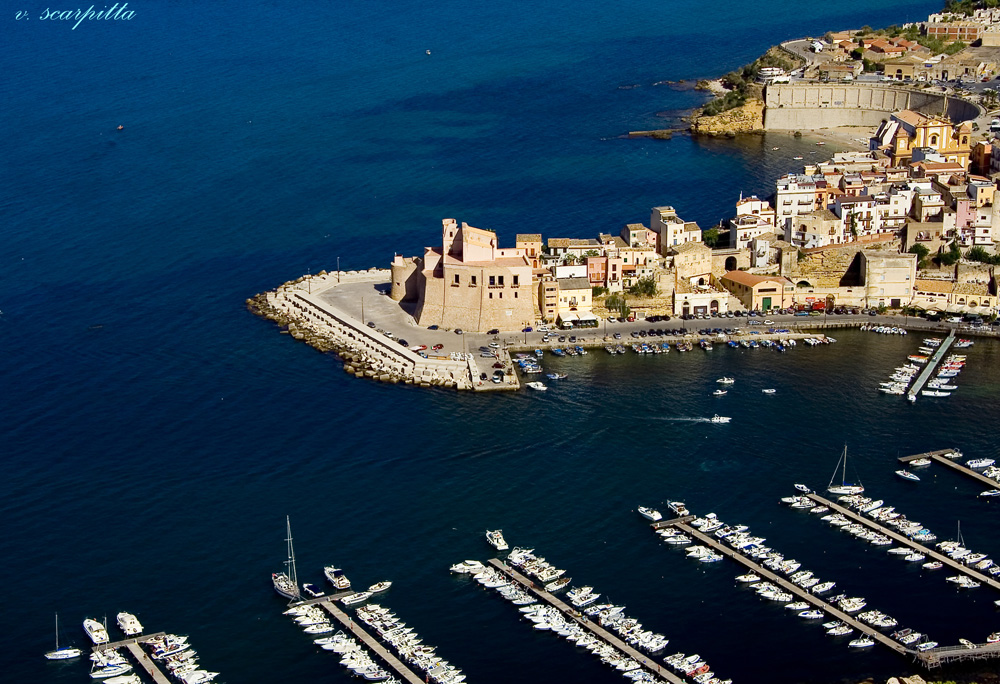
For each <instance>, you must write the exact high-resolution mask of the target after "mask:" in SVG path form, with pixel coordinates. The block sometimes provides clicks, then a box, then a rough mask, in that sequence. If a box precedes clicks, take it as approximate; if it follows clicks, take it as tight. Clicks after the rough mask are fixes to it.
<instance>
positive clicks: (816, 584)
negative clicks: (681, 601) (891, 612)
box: [658, 485, 896, 648]
mask: <svg viewBox="0 0 1000 684" xmlns="http://www.w3.org/2000/svg"><path fill="white" fill-rule="evenodd" d="M797 487H798V488H799V491H806V490H807V489H808V488H807V487H805V486H804V485H797ZM791 498H793V499H795V500H796V501H802V500H803V499H805V500H807V501H809V502H810V503H812V504H814V505H815V502H813V501H812V500H811V499H807V498H806V497H791ZM691 525H692V527H696V528H698V529H699V530H700V531H701V532H702V533H703V534H712V535H713V536H715V537H717V538H718V539H720V540H721V542H722V543H724V544H726V545H727V546H729V547H730V548H732V549H733V551H734V552H735V553H738V554H740V555H743V556H746V557H748V558H752V559H754V560H755V561H756V562H757V563H760V564H761V565H763V566H764V567H766V568H768V569H770V570H772V571H773V572H775V573H780V574H783V575H785V576H787V578H788V581H789V582H791V583H792V584H793V585H795V586H797V587H798V588H799V589H800V590H801V591H808V592H809V593H811V594H812V595H814V596H815V595H819V594H825V593H826V592H829V591H830V590H832V589H833V587H834V586H836V583H835V582H833V581H830V580H827V581H823V580H821V579H820V578H819V577H817V576H815V575H814V573H813V572H812V571H810V570H804V569H802V568H801V564H800V563H799V562H798V561H796V560H795V559H790V558H785V557H784V555H783V554H781V553H780V552H777V551H775V550H774V549H772V548H771V547H769V546H766V545H765V542H766V539H764V538H763V537H757V536H754V535H753V534H752V533H751V532H750V530H749V529H748V528H747V526H746V525H727V524H725V523H723V522H722V521H721V520H719V518H718V516H717V515H715V514H714V513H709V514H708V515H706V516H704V517H699V518H695V519H694V520H693V521H691ZM667 531H668V530H658V533H659V534H660V535H661V536H664V535H663V533H664V532H667ZM669 532H671V533H679V532H680V531H679V530H669ZM669 539H670V536H664V540H665V541H669ZM692 548H694V547H692ZM702 553H704V552H702ZM713 553H715V552H714V551H713ZM715 555H718V553H715ZM736 579H737V581H738V582H740V583H742V584H745V585H750V586H752V587H753V589H754V591H755V592H756V593H757V594H758V595H759V596H761V597H762V598H765V599H767V600H770V601H775V602H780V603H784V604H785V609H786V610H791V611H795V613H796V615H798V617H800V618H801V619H803V620H818V619H821V618H822V617H823V616H824V611H823V610H820V609H817V608H813V607H811V606H810V603H809V602H807V601H795V600H794V598H795V596H794V594H793V593H791V592H790V591H788V590H787V589H786V588H784V587H782V586H779V585H777V584H775V583H773V582H769V581H765V580H764V578H763V577H761V575H760V574H758V573H756V572H749V573H746V574H744V575H740V576H738V577H737V578H736ZM810 601H813V602H815V601H816V599H810ZM823 605H836V606H837V607H838V608H839V609H840V610H842V611H844V612H845V613H858V612H860V611H861V610H862V609H863V608H864V607H865V606H866V605H867V601H866V600H865V599H864V598H861V597H849V596H847V595H846V594H841V595H839V596H835V597H833V598H829V599H823ZM858 619H859V620H860V619H861V616H860V615H859V616H858ZM862 621H864V622H867V623H868V624H871V625H872V626H873V627H876V628H888V627H890V626H895V625H896V621H895V619H894V618H892V617H891V616H888V615H886V614H884V613H881V612H878V611H868V612H867V613H865V619H864V620H862ZM824 627H825V628H826V630H827V633H828V634H830V635H831V636H847V635H850V634H851V633H852V632H853V631H854V630H853V629H852V628H851V627H850V626H849V625H847V624H844V623H842V622H840V621H834V622H830V623H826V624H825V625H824ZM874 643H875V642H874V640H873V639H871V637H869V636H865V635H862V636H861V637H859V638H858V639H854V640H853V641H851V642H850V644H849V645H850V646H851V647H852V648H867V647H870V646H873V645H874Z"/></svg>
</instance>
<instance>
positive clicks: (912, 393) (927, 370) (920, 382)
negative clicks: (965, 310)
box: [906, 330, 955, 401]
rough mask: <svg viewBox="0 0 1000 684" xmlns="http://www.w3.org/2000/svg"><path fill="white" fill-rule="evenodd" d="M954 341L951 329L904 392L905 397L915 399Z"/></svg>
mask: <svg viewBox="0 0 1000 684" xmlns="http://www.w3.org/2000/svg"><path fill="white" fill-rule="evenodd" d="M954 341H955V331H954V330H951V331H950V332H949V333H948V337H946V338H945V339H944V342H942V343H941V346H940V347H938V348H937V351H936V352H934V354H933V355H932V356H931V358H930V360H929V361H928V362H927V365H926V366H925V367H924V369H923V370H922V371H920V375H918V376H917V381H916V382H915V383H913V387H911V388H910V389H909V391H907V393H906V398H907V399H909V400H910V401H916V400H917V397H918V396H919V395H920V390H922V389H923V388H924V385H926V384H927V381H928V380H929V379H930V377H931V375H932V374H933V373H934V370H935V369H936V368H937V366H938V364H939V363H941V359H943V358H944V355H945V354H946V353H947V352H948V349H949V348H950V347H951V345H952V343H953V342H954Z"/></svg>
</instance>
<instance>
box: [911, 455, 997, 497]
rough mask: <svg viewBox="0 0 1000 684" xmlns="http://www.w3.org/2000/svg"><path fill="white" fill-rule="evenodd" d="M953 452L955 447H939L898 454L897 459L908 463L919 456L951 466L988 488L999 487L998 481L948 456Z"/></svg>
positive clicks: (919, 457)
mask: <svg viewBox="0 0 1000 684" xmlns="http://www.w3.org/2000/svg"><path fill="white" fill-rule="evenodd" d="M954 453H956V450H955V449H941V450H939V451H928V452H927V453H924V454H913V455H912V456H900V457H899V459H898V460H899V462H900V463H909V462H911V461H916V460H919V459H921V458H927V459H930V460H931V461H933V462H935V463H940V464H941V465H943V466H947V467H948V468H951V469H952V470H954V471H955V472H957V473H961V474H962V475H965V476H966V477H970V478H972V479H973V480H975V481H976V482H979V483H980V484H983V485H986V486H987V487H989V488H990V489H997V488H998V487H1000V483H998V482H997V481H996V480H993V479H991V478H989V477H986V476H985V475H983V474H982V473H977V472H976V471H975V470H973V469H972V468H969V467H968V466H966V465H964V464H962V463H959V462H958V461H955V460H952V459H950V458H948V454H954Z"/></svg>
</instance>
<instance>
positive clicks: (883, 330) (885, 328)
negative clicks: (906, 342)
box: [860, 323, 907, 335]
mask: <svg viewBox="0 0 1000 684" xmlns="http://www.w3.org/2000/svg"><path fill="white" fill-rule="evenodd" d="M860 330H862V331H864V332H873V333H878V334H880V335H906V334H907V333H906V328H900V327H899V326H895V325H875V324H873V323H862V324H861V328H860Z"/></svg>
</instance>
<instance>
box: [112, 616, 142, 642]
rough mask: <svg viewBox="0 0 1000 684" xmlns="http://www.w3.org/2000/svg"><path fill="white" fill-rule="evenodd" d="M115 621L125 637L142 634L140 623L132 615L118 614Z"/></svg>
mask: <svg viewBox="0 0 1000 684" xmlns="http://www.w3.org/2000/svg"><path fill="white" fill-rule="evenodd" d="M117 621H118V626H119V627H120V628H121V630H122V631H123V632H125V635H126V636H135V635H136V634H142V623H140V622H139V620H138V618H136V616H135V615H132V613H118V616H117Z"/></svg>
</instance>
